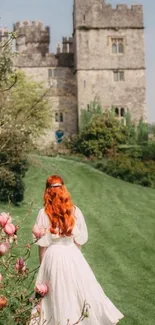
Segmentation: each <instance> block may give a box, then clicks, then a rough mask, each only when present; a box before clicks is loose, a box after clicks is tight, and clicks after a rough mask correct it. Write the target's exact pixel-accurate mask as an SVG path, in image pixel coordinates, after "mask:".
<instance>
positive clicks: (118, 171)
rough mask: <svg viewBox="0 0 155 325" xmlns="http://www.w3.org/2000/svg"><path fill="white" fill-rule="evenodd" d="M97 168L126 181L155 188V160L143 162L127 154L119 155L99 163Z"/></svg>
mask: <svg viewBox="0 0 155 325" xmlns="http://www.w3.org/2000/svg"><path fill="white" fill-rule="evenodd" d="M96 168H97V169H99V170H101V171H103V172H105V173H107V174H109V175H111V176H113V177H116V178H120V179H123V180H124V181H127V182H131V183H135V184H139V185H142V186H148V187H153V188H155V162H154V161H146V162H143V161H140V160H138V159H136V158H135V159H133V158H129V157H127V156H126V155H118V156H116V157H113V159H109V160H108V161H107V162H106V163H105V162H99V163H97V164H96Z"/></svg>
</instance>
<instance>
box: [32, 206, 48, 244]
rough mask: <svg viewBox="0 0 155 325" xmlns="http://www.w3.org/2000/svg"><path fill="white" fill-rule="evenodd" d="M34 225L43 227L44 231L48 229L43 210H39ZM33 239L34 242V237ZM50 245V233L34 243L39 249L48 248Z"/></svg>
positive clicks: (46, 218)
mask: <svg viewBox="0 0 155 325" xmlns="http://www.w3.org/2000/svg"><path fill="white" fill-rule="evenodd" d="M35 224H36V225H38V226H40V227H44V228H45V229H48V228H49V226H50V222H49V219H48V216H47V215H46V213H45V211H44V209H41V210H40V211H39V213H38V216H37V219H36V222H35ZM33 238H34V240H35V237H34V236H33ZM51 243H52V236H51V234H50V233H47V234H46V235H44V236H42V237H41V238H40V239H39V240H37V242H35V244H36V245H38V246H41V247H48V246H49V245H50V244H51Z"/></svg>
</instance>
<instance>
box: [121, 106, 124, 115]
mask: <svg viewBox="0 0 155 325" xmlns="http://www.w3.org/2000/svg"><path fill="white" fill-rule="evenodd" d="M124 115H125V109H124V108H123V107H122V108H121V116H122V117H123V116H124Z"/></svg>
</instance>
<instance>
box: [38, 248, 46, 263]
mask: <svg viewBox="0 0 155 325" xmlns="http://www.w3.org/2000/svg"><path fill="white" fill-rule="evenodd" d="M46 249H47V247H41V246H39V261H40V264H41V262H42V259H43V257H44V254H45V252H46Z"/></svg>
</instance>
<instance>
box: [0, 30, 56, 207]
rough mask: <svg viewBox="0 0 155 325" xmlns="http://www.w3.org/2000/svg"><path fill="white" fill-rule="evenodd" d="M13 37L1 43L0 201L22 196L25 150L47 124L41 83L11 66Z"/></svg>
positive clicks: (15, 201) (20, 199)
mask: <svg viewBox="0 0 155 325" xmlns="http://www.w3.org/2000/svg"><path fill="white" fill-rule="evenodd" d="M13 37H14V35H13V34H11V37H10V39H9V40H8V41H6V43H5V44H1V47H0V136H1V141H0V152H1V153H0V201H2V202H6V201H8V200H11V201H12V202H14V203H18V202H20V201H22V200H23V197H24V184H23V177H24V176H25V172H26V171H27V168H28V163H27V153H28V152H29V151H30V150H31V149H32V147H33V143H34V141H36V139H37V138H38V137H40V136H41V135H42V134H43V133H44V130H45V129H46V128H48V126H49V125H50V113H49V111H50V110H49V106H48V102H47V97H46V93H47V91H45V90H44V87H43V85H42V84H41V83H38V82H34V81H32V80H31V79H30V78H28V77H26V76H25V75H24V73H23V72H19V71H18V72H17V71H15V70H14V69H13V64H12V56H13V54H12V52H11V49H10V47H9V43H10V41H11V40H12V39H13Z"/></svg>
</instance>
